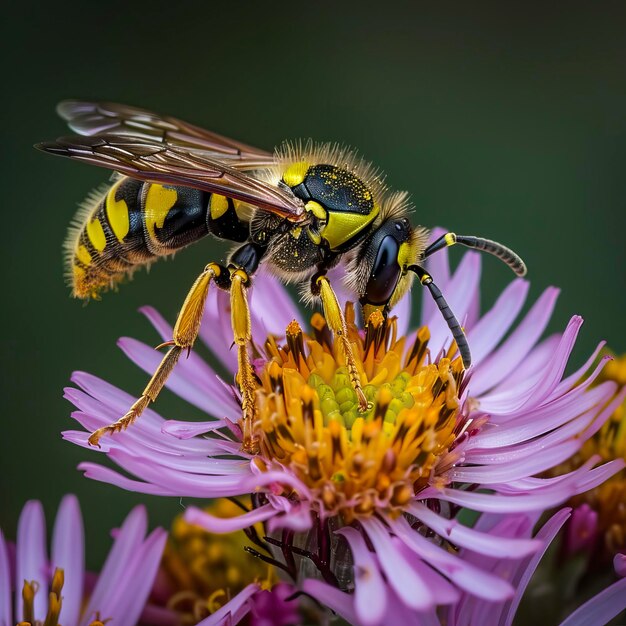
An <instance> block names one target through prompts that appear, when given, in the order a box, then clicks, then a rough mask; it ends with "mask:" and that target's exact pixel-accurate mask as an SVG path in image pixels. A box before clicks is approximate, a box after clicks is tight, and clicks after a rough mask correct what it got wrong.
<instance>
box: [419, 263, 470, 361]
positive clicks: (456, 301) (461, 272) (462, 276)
mask: <svg viewBox="0 0 626 626" xmlns="http://www.w3.org/2000/svg"><path fill="white" fill-rule="evenodd" d="M439 254H440V253H439ZM480 266H481V258H480V255H479V254H478V253H477V252H466V253H465V254H464V255H463V258H462V259H461V263H459V266H458V268H457V269H456V271H455V272H454V275H453V276H452V278H451V279H450V281H449V282H448V284H447V285H446V287H445V290H444V288H443V287H441V286H440V285H439V284H438V280H437V277H436V276H435V275H433V280H434V281H435V283H436V284H437V285H438V286H439V288H440V289H441V292H442V293H443V295H444V297H445V299H446V301H447V302H448V305H449V306H450V309H451V310H452V312H453V313H454V314H455V316H456V318H457V320H459V323H460V324H461V326H465V325H466V319H465V318H466V316H467V311H468V309H469V305H470V303H471V301H472V298H473V296H474V294H475V293H476V292H477V291H478V288H479V286H478V283H479V280H480ZM425 297H426V298H430V294H425ZM431 299H432V298H431ZM428 328H429V329H430V341H429V342H428V346H429V348H430V351H431V354H437V352H439V350H440V349H442V348H444V347H445V346H449V345H450V344H451V343H452V337H451V335H450V329H449V328H448V325H447V324H446V322H445V320H444V319H443V316H442V315H441V312H440V311H439V309H437V310H436V311H435V313H434V314H433V316H432V317H431V318H430V319H429V320H428Z"/></svg>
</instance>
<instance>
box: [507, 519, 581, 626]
mask: <svg viewBox="0 0 626 626" xmlns="http://www.w3.org/2000/svg"><path fill="white" fill-rule="evenodd" d="M570 511H571V509H561V510H560V511H558V512H557V513H555V514H554V515H553V516H552V517H551V518H550V519H549V520H548V521H547V522H546V523H545V524H544V525H543V526H542V527H541V530H540V531H539V532H538V533H537V535H536V539H538V540H539V541H541V542H542V543H543V547H542V549H541V550H539V551H537V552H536V553H535V554H534V555H533V556H532V557H531V558H530V560H529V561H528V563H527V565H526V567H525V568H524V569H523V570H522V572H521V576H519V577H518V576H516V577H515V578H519V581H518V582H517V584H516V586H515V595H514V596H513V598H512V599H511V605H510V606H509V609H508V611H507V615H506V618H505V622H504V623H505V624H506V625H507V626H508V625H510V624H512V623H513V619H514V617H515V613H516V612H517V608H518V606H519V603H520V602H521V600H522V596H523V595H524V592H525V591H526V587H527V586H528V583H529V582H530V579H531V578H532V575H533V574H534V573H535V570H536V569H537V566H538V565H539V562H540V561H541V559H542V558H543V555H544V554H545V553H546V551H547V549H548V548H549V547H550V544H551V543H552V540H553V539H554V538H555V537H556V534H557V533H558V532H559V530H560V529H561V528H562V526H563V524H565V522H566V520H567V518H568V517H569V516H570Z"/></svg>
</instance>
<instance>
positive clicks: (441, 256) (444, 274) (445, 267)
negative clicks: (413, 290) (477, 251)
mask: <svg viewBox="0 0 626 626" xmlns="http://www.w3.org/2000/svg"><path fill="white" fill-rule="evenodd" d="M446 232H447V231H446V230H444V229H443V228H439V227H437V228H433V230H432V231H431V233H430V237H429V238H428V242H429V243H432V242H433V241H435V239H437V238H438V237H441V235H444V234H445V233H446ZM425 267H426V269H427V270H428V273H429V274H430V275H431V276H432V277H433V279H434V281H435V282H436V283H437V286H438V287H439V289H441V291H442V292H444V293H445V292H446V291H447V287H448V281H449V280H450V257H449V255H448V249H447V248H444V249H443V250H441V252H438V253H437V254H434V255H433V256H431V257H430V258H429V259H428V260H427V261H426V263H425ZM437 311H438V309H437V305H436V304H435V302H434V300H433V299H432V298H431V297H430V296H429V295H428V294H427V293H426V292H425V291H424V292H423V294H422V316H421V322H420V326H424V325H425V324H427V323H428V320H430V319H431V318H433V317H434V316H435V313H436V312H437Z"/></svg>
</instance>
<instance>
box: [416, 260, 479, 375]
mask: <svg viewBox="0 0 626 626" xmlns="http://www.w3.org/2000/svg"><path fill="white" fill-rule="evenodd" d="M407 269H408V270H411V271H412V272H415V273H416V274H417V277H418V278H419V279H420V282H421V283H422V285H424V286H425V287H427V288H428V291H430V295H431V296H432V297H433V300H434V301H435V304H436V305H437V307H438V308H439V310H440V311H441V314H442V315H443V318H444V319H445V320H446V323H447V324H448V328H449V329H450V332H451V333H452V336H453V337H454V340H455V341H456V345H457V347H458V349H459V354H460V355H461V360H462V361H463V367H464V368H465V369H469V366H470V365H471V364H472V354H471V352H470V348H469V344H468V343H467V337H466V336H465V333H464V332H463V329H462V328H461V325H460V324H459V322H458V320H457V319H456V316H455V315H454V313H453V312H452V310H451V309H450V307H449V306H448V303H447V302H446V299H445V298H444V297H443V294H442V293H441V291H440V290H439V287H437V285H435V283H434V282H433V279H432V276H431V275H430V274H429V273H428V272H427V271H426V270H425V269H424V268H422V267H420V266H419V265H409V267H408V268H407Z"/></svg>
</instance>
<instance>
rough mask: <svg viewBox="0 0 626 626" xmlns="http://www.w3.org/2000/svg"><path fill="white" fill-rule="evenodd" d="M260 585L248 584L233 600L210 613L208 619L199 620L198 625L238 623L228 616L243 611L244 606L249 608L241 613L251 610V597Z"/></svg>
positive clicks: (220, 625)
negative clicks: (228, 619)
mask: <svg viewBox="0 0 626 626" xmlns="http://www.w3.org/2000/svg"><path fill="white" fill-rule="evenodd" d="M260 589H261V588H260V587H259V585H257V584H256V583H252V584H251V585H248V586H247V587H245V588H244V589H242V590H241V591H240V592H239V593H238V594H237V595H236V596H235V597H234V598H233V599H232V600H230V601H229V602H227V603H226V604H225V605H224V606H223V607H221V608H220V609H218V610H217V611H215V613H213V614H212V615H209V617H207V618H206V619H203V620H202V621H201V622H198V624H197V626H222V624H224V625H226V624H228V625H229V626H230V624H236V623H237V622H235V621H234V620H233V621H232V622H229V621H227V618H228V617H229V616H230V615H234V614H235V613H241V610H242V608H243V607H244V606H247V607H248V608H247V609H246V611H245V612H244V613H243V614H242V615H241V617H243V615H245V614H246V613H247V612H248V611H249V610H250V602H249V601H250V599H251V598H252V596H254V594H255V593H258V592H259V591H260Z"/></svg>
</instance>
